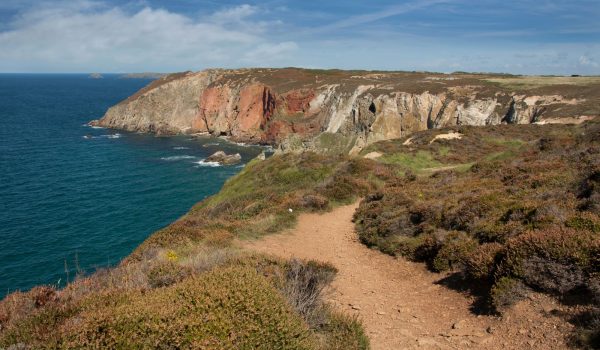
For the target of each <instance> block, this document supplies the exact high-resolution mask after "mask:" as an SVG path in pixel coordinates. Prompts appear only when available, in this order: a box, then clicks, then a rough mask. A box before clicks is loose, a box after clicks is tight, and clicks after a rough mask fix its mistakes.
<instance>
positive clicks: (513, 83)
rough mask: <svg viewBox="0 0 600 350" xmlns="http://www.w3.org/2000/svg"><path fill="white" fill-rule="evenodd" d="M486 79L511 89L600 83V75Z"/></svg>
mask: <svg viewBox="0 0 600 350" xmlns="http://www.w3.org/2000/svg"><path fill="white" fill-rule="evenodd" d="M483 80H485V81H488V82H491V83H495V84H499V85H500V86H503V87H505V88H509V89H525V90H528V89H535V88H540V87H546V86H553V85H573V86H581V85H590V84H600V77H540V76H522V77H506V78H485V79H483Z"/></svg>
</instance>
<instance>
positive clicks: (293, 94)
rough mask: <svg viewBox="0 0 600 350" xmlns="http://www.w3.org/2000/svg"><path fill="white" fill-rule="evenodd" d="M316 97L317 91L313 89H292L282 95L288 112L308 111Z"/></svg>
mask: <svg viewBox="0 0 600 350" xmlns="http://www.w3.org/2000/svg"><path fill="white" fill-rule="evenodd" d="M314 98H315V91H314V90H312V89H300V90H292V91H289V92H286V93H285V94H283V96H282V99H283V101H284V102H285V107H286V112H287V114H295V113H306V112H307V111H308V108H309V107H310V101H312V100H313V99H314Z"/></svg>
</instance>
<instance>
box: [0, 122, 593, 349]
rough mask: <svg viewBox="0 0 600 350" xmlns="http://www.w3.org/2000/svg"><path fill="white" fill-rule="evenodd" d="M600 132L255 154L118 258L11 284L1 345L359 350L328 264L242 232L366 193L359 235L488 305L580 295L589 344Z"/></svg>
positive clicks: (546, 128)
mask: <svg viewBox="0 0 600 350" xmlns="http://www.w3.org/2000/svg"><path fill="white" fill-rule="evenodd" d="M450 132H452V133H453V134H454V135H456V134H457V133H458V134H460V138H454V139H444V138H443V137H440V138H436V136H438V135H442V134H448V133H450ZM599 136H600V122H598V121H588V122H586V123H583V124H581V125H578V126H567V125H503V126H493V127H485V128H482V127H466V126H459V127H454V128H451V129H443V130H429V131H423V132H419V133H416V134H413V135H411V137H410V142H407V140H408V138H404V139H399V140H392V141H383V142H379V143H376V144H373V145H371V146H369V147H367V149H365V150H363V151H362V153H361V155H359V156H356V157H350V156H345V155H332V154H316V153H312V152H304V153H301V154H282V155H275V156H272V157H270V158H268V159H266V160H259V159H256V160H254V161H252V162H250V163H249V164H248V165H246V167H245V168H244V169H243V170H242V171H241V172H240V173H239V174H238V175H236V176H234V177H232V178H231V179H230V180H228V181H227V182H226V184H225V185H224V187H223V189H222V190H221V191H220V192H219V193H218V194H216V195H214V196H212V197H209V198H207V199H205V200H204V201H202V202H200V203H198V204H197V205H195V206H194V207H193V208H192V209H191V210H190V211H189V212H188V213H187V214H186V215H184V216H183V217H181V218H180V219H178V220H177V221H175V222H174V223H172V224H171V225H169V226H167V227H165V228H163V229H162V230H159V231H158V232H156V233H154V234H153V235H152V236H150V237H149V238H148V239H147V240H146V241H145V242H144V243H143V244H141V245H140V246H139V247H138V248H137V249H136V250H135V251H134V252H133V253H132V254H131V255H130V256H129V257H127V258H126V259H125V260H124V261H123V262H122V263H121V264H120V265H119V266H116V267H114V268H110V269H104V270H100V271H98V272H96V273H94V274H92V275H89V276H80V277H79V278H77V279H76V280H75V281H74V282H72V283H70V284H69V285H68V286H67V287H65V288H64V289H62V290H56V289H55V288H53V287H51V286H43V287H36V288H34V289H32V290H31V291H28V292H16V293H13V294H11V295H9V296H8V297H6V298H5V299H4V300H2V301H1V302H0V347H6V348H8V347H10V346H11V345H17V346H21V347H25V348H26V347H30V348H206V349H223V348H235V349H261V348H262V349H274V348H277V349H367V348H368V347H369V342H368V338H367V337H366V335H365V332H364V330H363V328H362V326H361V324H360V322H359V320H357V319H355V318H352V317H349V316H347V315H344V314H341V313H339V312H338V311H335V310H334V309H333V308H332V307H331V306H330V305H328V304H327V303H326V302H325V301H324V293H325V291H326V288H327V286H328V285H329V283H330V282H331V281H332V280H333V278H334V276H335V274H336V268H335V267H334V266H331V265H329V264H326V263H321V262H316V261H299V260H281V259H278V258H274V257H271V256H266V255H259V254H255V253H249V252H248V251H245V250H242V249H240V248H237V245H236V240H239V239H253V238H257V237H261V236H263V235H266V234H272V233H276V232H280V231H282V230H284V229H286V228H289V227H292V226H293V225H294V224H295V222H296V218H297V216H298V215H299V214H300V213H302V212H322V211H328V210H330V209H332V208H334V207H336V206H339V205H342V204H348V203H352V202H354V201H356V200H358V199H361V198H362V199H363V200H362V202H361V204H360V207H359V208H358V210H357V212H356V214H355V224H356V227H357V231H358V234H359V237H360V240H361V241H362V242H363V243H364V244H366V245H367V246H370V247H373V248H376V249H379V250H381V251H382V252H384V253H387V254H391V255H399V256H404V257H407V258H409V259H412V260H416V261H422V262H424V263H426V264H427V265H428V266H429V268H430V269H432V270H434V271H451V272H453V273H455V274H456V275H458V276H460V277H461V278H462V279H461V281H462V282H461V283H462V285H463V286H474V287H473V291H474V293H476V295H477V296H479V297H480V298H481V299H482V300H483V302H482V303H481V305H484V307H483V309H482V311H487V312H502V311H503V310H506V309H507V308H509V307H511V305H512V304H514V303H515V302H516V301H518V300H519V299H520V298H523V297H525V296H527V293H528V292H529V291H530V290H536V291H540V292H544V293H548V294H551V295H554V296H556V297H557V298H558V299H559V300H560V301H562V302H564V303H568V304H570V305H578V306H579V308H578V310H579V312H578V313H577V314H572V315H566V317H569V319H570V320H571V322H573V323H574V324H576V325H577V326H578V327H579V328H578V329H579V331H578V334H576V335H574V337H573V344H579V345H584V344H587V345H589V346H598V343H599V341H600V322H599V321H598V320H599V319H600V279H599V278H600V137H599ZM371 152H378V153H381V156H380V157H378V158H376V159H365V158H363V157H362V155H365V154H368V153H371ZM475 287H477V288H475Z"/></svg>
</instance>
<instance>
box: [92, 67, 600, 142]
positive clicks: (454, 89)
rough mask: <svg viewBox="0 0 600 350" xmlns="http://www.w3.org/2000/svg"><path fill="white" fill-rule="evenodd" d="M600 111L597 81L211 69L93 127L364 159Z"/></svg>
mask: <svg viewBox="0 0 600 350" xmlns="http://www.w3.org/2000/svg"><path fill="white" fill-rule="evenodd" d="M599 105H600V78H597V77H526V76H510V75H490V74H467V73H453V74H439V73H427V72H376V71H341V70H309V69H298V68H284V69H267V68H264V69H239V70H223V69H211V70H205V71H201V72H196V73H194V72H185V73H177V74H172V75H168V76H165V77H163V78H161V79H158V80H156V81H154V82H152V83H151V84H149V85H148V86H147V87H145V88H144V89H142V90H140V91H139V92H138V93H136V94H135V95H133V96H131V97H130V98H128V99H126V100H125V101H122V102H121V103H119V104H118V105H116V106H114V107H112V108H111V109H109V110H108V112H107V113H106V115H105V116H104V117H103V118H102V119H100V120H98V121H93V122H92V124H93V125H99V126H105V127H110V128H117V129H124V130H129V131H139V132H153V133H157V134H178V133H186V134H193V133H210V134H212V135H215V136H229V137H231V138H232V139H233V140H235V141H238V142H248V143H261V144H270V145H276V146H279V147H280V148H281V149H282V150H287V151H290V150H292V151H294V150H302V149H311V150H314V151H318V152H322V151H329V152H352V153H358V152H359V151H360V150H361V149H363V148H364V147H365V146H366V145H368V144H371V143H373V142H376V141H381V140H388V139H394V138H399V137H404V136H406V135H408V134H410V133H413V132H415V131H421V130H427V129H434V128H440V127H446V126H453V125H497V124H529V123H552V122H561V121H563V120H565V119H568V120H571V121H573V120H575V121H582V120H585V119H588V118H590V117H592V116H597V115H600V109H599V107H598V106H599Z"/></svg>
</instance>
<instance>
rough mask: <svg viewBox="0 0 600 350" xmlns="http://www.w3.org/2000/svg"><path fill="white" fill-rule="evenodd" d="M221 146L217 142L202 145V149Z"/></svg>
mask: <svg viewBox="0 0 600 350" xmlns="http://www.w3.org/2000/svg"><path fill="white" fill-rule="evenodd" d="M220 145H221V144H220V143H218V142H209V143H205V144H203V145H202V147H210V146H220Z"/></svg>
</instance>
